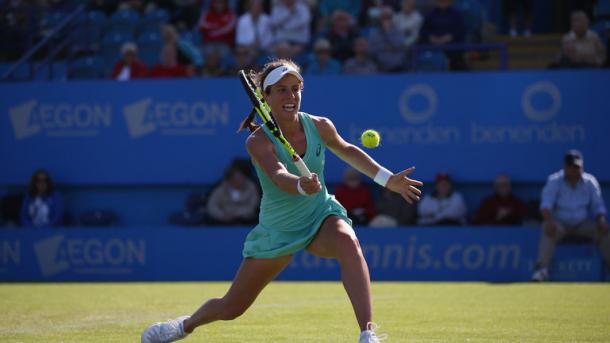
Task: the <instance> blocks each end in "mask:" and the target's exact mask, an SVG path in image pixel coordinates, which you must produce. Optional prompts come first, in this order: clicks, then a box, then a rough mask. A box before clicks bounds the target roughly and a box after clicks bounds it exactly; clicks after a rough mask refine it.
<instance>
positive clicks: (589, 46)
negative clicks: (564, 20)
mask: <svg viewBox="0 0 610 343" xmlns="http://www.w3.org/2000/svg"><path fill="white" fill-rule="evenodd" d="M561 45H562V49H561V50H562V53H561V57H560V60H559V67H561V68H600V67H601V66H603V64H604V61H605V59H606V47H605V46H604V44H603V43H602V41H601V40H600V38H599V36H598V35H597V33H595V32H594V31H592V30H589V18H587V15H586V14H585V12H582V11H577V12H574V13H572V30H571V31H570V32H568V33H567V34H566V35H565V36H563V39H562V42H561Z"/></svg>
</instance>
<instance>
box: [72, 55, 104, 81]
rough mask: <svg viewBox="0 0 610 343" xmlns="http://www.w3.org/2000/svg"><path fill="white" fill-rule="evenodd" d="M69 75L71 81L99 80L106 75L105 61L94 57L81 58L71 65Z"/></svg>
mask: <svg viewBox="0 0 610 343" xmlns="http://www.w3.org/2000/svg"><path fill="white" fill-rule="evenodd" d="M69 75H70V79H99V78H101V77H103V75H104V61H103V60H102V59H101V58H99V57H93V56H87V57H82V58H79V59H77V60H75V61H74V62H73V63H72V64H71V65H70V71H69Z"/></svg>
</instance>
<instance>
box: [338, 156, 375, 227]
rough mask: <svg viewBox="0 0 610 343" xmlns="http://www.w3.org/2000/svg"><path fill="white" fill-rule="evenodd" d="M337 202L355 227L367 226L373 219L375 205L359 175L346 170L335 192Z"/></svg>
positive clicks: (354, 171) (352, 170) (356, 172)
mask: <svg viewBox="0 0 610 343" xmlns="http://www.w3.org/2000/svg"><path fill="white" fill-rule="evenodd" d="M335 197H336V198H337V201H339V203H340V204H341V205H343V207H345V209H346V210H347V215H348V216H349V218H350V219H351V220H352V221H353V222H354V224H356V225H367V224H368V222H369V220H371V219H372V218H373V217H375V214H376V213H375V203H374V202H373V197H372V196H371V192H369V189H368V187H366V185H364V184H362V180H361V178H360V173H359V172H358V171H356V170H354V169H351V168H350V169H347V170H346V171H345V173H344V174H343V183H341V184H340V185H338V186H337V189H336V190H335Z"/></svg>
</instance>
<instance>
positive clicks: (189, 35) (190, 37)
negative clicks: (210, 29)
mask: <svg viewBox="0 0 610 343" xmlns="http://www.w3.org/2000/svg"><path fill="white" fill-rule="evenodd" d="M180 38H182V39H184V40H187V41H189V42H191V43H193V44H195V45H197V46H199V45H201V42H202V41H203V39H202V38H201V34H199V32H193V31H184V32H182V33H180Z"/></svg>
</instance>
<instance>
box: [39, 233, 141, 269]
mask: <svg viewBox="0 0 610 343" xmlns="http://www.w3.org/2000/svg"><path fill="white" fill-rule="evenodd" d="M34 252H35V253H36V258H37V260H38V265H39V266H40V271H41V273H42V276H43V277H48V276H52V275H55V274H58V273H61V272H65V271H68V270H72V271H73V272H75V273H81V274H83V273H96V274H118V273H120V274H125V273H131V272H132V268H133V267H134V266H138V265H139V266H142V265H144V264H146V242H145V241H144V240H137V241H136V240H132V239H122V238H109V239H98V238H65V237H64V235H55V236H51V237H49V238H47V239H44V240H42V241H39V242H37V243H35V244H34Z"/></svg>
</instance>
